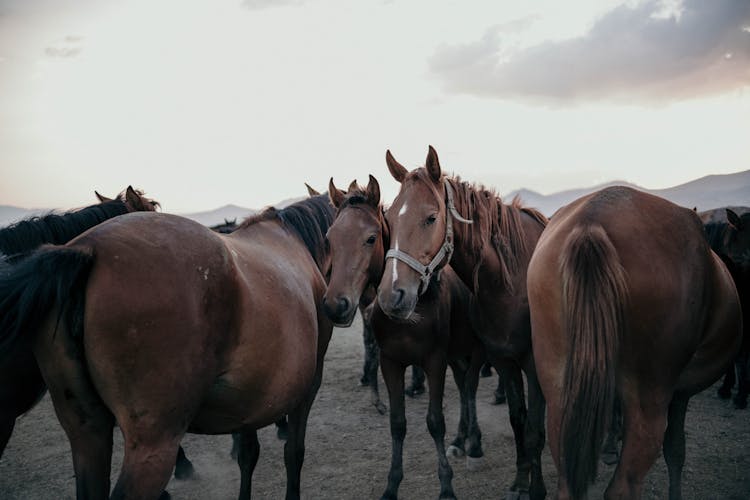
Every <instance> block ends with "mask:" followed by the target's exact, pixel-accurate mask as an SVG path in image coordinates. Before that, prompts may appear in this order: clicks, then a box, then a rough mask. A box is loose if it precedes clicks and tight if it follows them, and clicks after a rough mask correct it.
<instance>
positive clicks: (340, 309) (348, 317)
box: [323, 295, 357, 328]
mask: <svg viewBox="0 0 750 500" xmlns="http://www.w3.org/2000/svg"><path fill="white" fill-rule="evenodd" d="M323 312H325V313H326V316H328V319H330V320H331V321H333V324H334V325H335V326H338V327H341V328H347V327H349V326H351V324H352V322H353V321H354V315H355V314H356V313H357V304H356V303H355V302H354V301H352V300H350V299H349V298H348V297H346V296H343V295H339V296H337V297H335V298H333V299H329V298H328V295H325V296H323Z"/></svg>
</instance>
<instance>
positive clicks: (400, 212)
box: [398, 203, 407, 217]
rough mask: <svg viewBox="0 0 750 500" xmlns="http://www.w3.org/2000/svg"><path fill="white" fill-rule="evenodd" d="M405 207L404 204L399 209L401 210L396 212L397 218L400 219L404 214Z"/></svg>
mask: <svg viewBox="0 0 750 500" xmlns="http://www.w3.org/2000/svg"><path fill="white" fill-rule="evenodd" d="M406 205H407V204H406V203H404V205H403V206H402V207H401V210H399V211H398V216H399V217H401V216H402V215H404V214H405V213H406Z"/></svg>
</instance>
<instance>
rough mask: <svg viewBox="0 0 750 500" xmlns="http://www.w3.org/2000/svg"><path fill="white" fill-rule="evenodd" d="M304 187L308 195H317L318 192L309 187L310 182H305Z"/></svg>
mask: <svg viewBox="0 0 750 500" xmlns="http://www.w3.org/2000/svg"><path fill="white" fill-rule="evenodd" d="M305 187H306V188H307V194H309V195H310V196H318V195H319V194H320V193H319V192H318V191H317V190H316V189H313V188H312V187H310V184H308V183H306V182H305Z"/></svg>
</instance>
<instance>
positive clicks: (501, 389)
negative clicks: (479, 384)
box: [492, 371, 508, 405]
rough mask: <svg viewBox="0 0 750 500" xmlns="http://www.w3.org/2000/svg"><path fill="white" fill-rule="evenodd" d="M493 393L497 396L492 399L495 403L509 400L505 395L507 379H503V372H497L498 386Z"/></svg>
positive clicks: (499, 403)
mask: <svg viewBox="0 0 750 500" xmlns="http://www.w3.org/2000/svg"><path fill="white" fill-rule="evenodd" d="M493 395H494V396H495V399H493V400H492V404H493V405H501V404H504V403H505V402H506V401H507V400H508V398H507V397H506V396H505V381H504V380H503V374H502V372H500V371H498V373H497V388H496V389H495V392H494V393H493Z"/></svg>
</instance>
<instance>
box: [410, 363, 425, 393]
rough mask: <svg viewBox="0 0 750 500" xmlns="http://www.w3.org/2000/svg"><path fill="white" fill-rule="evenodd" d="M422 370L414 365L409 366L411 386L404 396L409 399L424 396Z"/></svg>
mask: <svg viewBox="0 0 750 500" xmlns="http://www.w3.org/2000/svg"><path fill="white" fill-rule="evenodd" d="M424 378H425V377H424V370H422V369H421V368H420V367H418V366H416V365H411V384H410V385H409V387H407V388H406V395H407V396H409V397H410V398H414V397H417V396H419V395H420V394H424V391H425V387H424Z"/></svg>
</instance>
